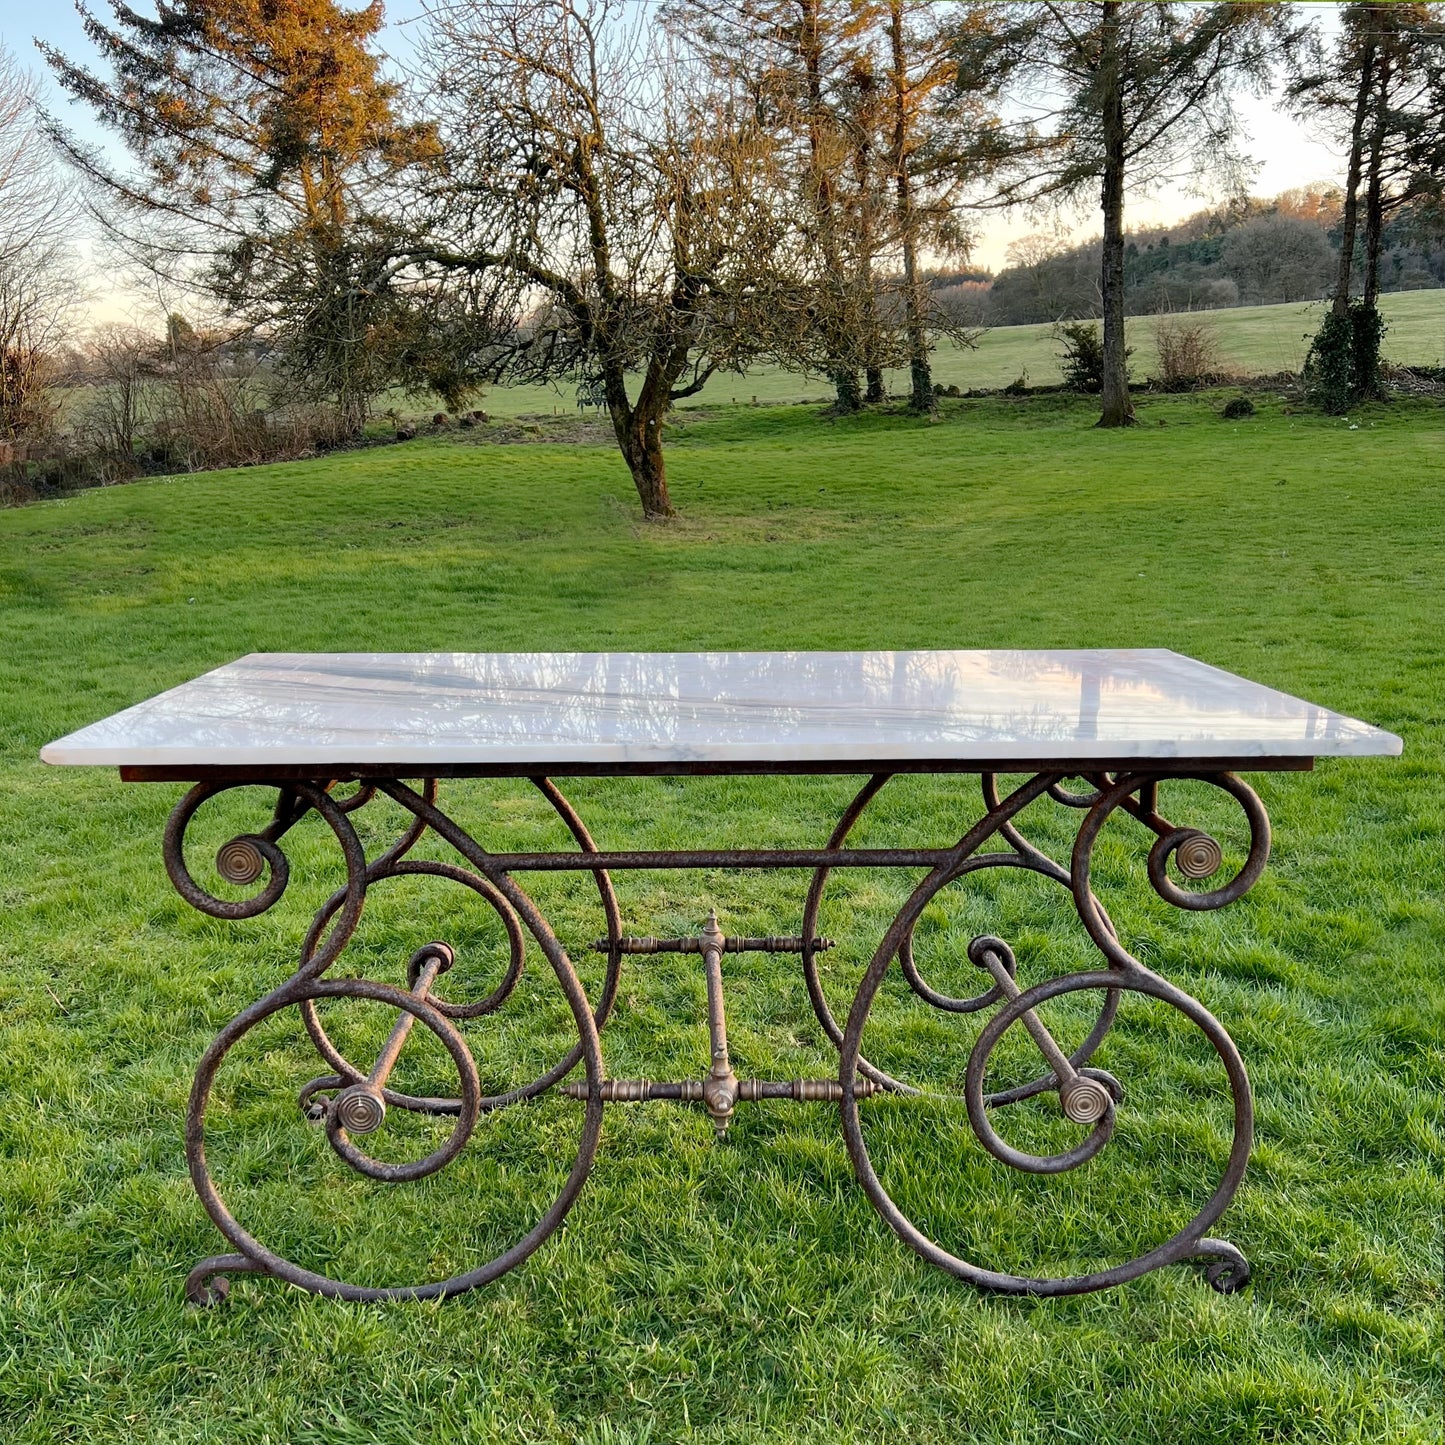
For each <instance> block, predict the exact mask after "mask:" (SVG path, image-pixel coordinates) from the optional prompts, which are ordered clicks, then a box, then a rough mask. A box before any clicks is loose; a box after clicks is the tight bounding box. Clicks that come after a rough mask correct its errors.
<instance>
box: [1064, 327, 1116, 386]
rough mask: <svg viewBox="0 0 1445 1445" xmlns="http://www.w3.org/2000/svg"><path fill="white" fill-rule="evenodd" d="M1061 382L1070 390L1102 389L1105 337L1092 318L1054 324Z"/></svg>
mask: <svg viewBox="0 0 1445 1445" xmlns="http://www.w3.org/2000/svg"><path fill="white" fill-rule="evenodd" d="M1054 339H1055V340H1056V341H1058V342H1059V343H1060V344H1061V345H1062V347H1063V350H1062V351H1060V352H1059V363H1060V369H1061V370H1062V371H1063V373H1064V385H1065V386H1066V387H1067V388H1068V389H1069V390H1070V391H1089V392H1099V391H1103V389H1104V338H1103V336H1102V335H1101V333H1100V331H1099V328H1098V327H1097V326H1096V325H1095V324H1094V323H1093V322H1092V321H1061V322H1059V323H1058V325H1056V326H1055V327H1054Z"/></svg>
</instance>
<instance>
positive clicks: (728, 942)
mask: <svg viewBox="0 0 1445 1445" xmlns="http://www.w3.org/2000/svg"><path fill="white" fill-rule="evenodd" d="M612 947H613V945H612V943H611V942H610V941H609V940H608V939H605V938H599V939H597V940H596V941H595V942H594V943H593V945H592V952H593V953H611V952H612ZM803 947H804V941H803V939H802V938H801V937H800V936H798V935H796V934H794V935H790V936H789V937H786V938H725V939H724V940H723V946H722V951H723V952H724V953H802V951H803ZM833 947H835V945H834V943H833V940H832V939H831V938H815V939H814V940H813V951H814V952H815V953H825V952H827V950H828V949H830V948H833ZM702 950H703V943H702V939H700V938H619V939H618V940H617V951H618V952H619V953H701V952H702Z"/></svg>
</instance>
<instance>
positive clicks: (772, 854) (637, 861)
mask: <svg viewBox="0 0 1445 1445" xmlns="http://www.w3.org/2000/svg"><path fill="white" fill-rule="evenodd" d="M952 856H953V849H951V848H699V849H692V848H684V849H669V850H665V851H662V852H645V853H489V854H488V855H487V864H488V867H489V868H490V869H495V870H496V871H497V872H499V873H567V872H574V871H579V870H580V871H583V872H596V871H598V870H600V869H606V870H608V871H609V872H623V871H626V870H627V869H638V868H935V867H937V866H938V864H940V863H943V862H946V861H947V860H948V859H949V858H951V857H952Z"/></svg>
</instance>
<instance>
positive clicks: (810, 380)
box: [398, 290, 1445, 416]
mask: <svg viewBox="0 0 1445 1445" xmlns="http://www.w3.org/2000/svg"><path fill="white" fill-rule="evenodd" d="M1324 310H1325V306H1324V303H1322V302H1309V303H1293V304H1290V305H1286V306H1237V307H1232V308H1230V309H1228V310H1222V311H1206V312H1202V313H1200V314H1199V318H1198V319H1201V320H1203V321H1204V322H1206V323H1207V325H1208V326H1209V327H1210V329H1211V330H1212V331H1213V332H1214V335H1215V337H1216V339H1217V340H1218V342H1219V349H1220V355H1221V357H1222V358H1223V362H1224V366H1225V368H1226V370H1229V371H1232V372H1238V373H1239V374H1240V375H1242V376H1260V375H1274V374H1275V373H1277V372H1281V371H1295V372H1297V371H1298V370H1299V369H1300V367H1301V366H1303V365H1304V359H1305V352H1306V351H1307V350H1308V349H1309V343H1310V338H1311V337H1313V336H1314V334H1315V332H1316V331H1318V330H1319V326H1320V320H1321V318H1322V316H1323V314H1324ZM1380 310H1381V312H1382V313H1383V314H1384V317H1385V320H1386V322H1387V323H1388V325H1389V330H1388V331H1387V332H1386V335H1385V341H1384V354H1385V356H1386V357H1387V358H1389V360H1391V361H1394V362H1398V363H1400V364H1401V365H1407V366H1409V365H1413V366H1440V365H1441V364H1445V290H1439V291H1400V292H1394V293H1391V294H1389V295H1385V296H1382V297H1380ZM1157 324H1158V323H1157V318H1155V317H1153V316H1131V317H1130V318H1129V320H1128V323H1127V325H1126V330H1127V332H1128V339H1129V345H1130V346H1131V347H1133V348H1134V356H1133V358H1132V360H1131V362H1130V369H1131V372H1132V375H1133V376H1134V377H1135V378H1136V379H1139V378H1144V377H1148V376H1152V375H1154V374H1155V373H1156V372H1157V371H1158V369H1159V365H1158V356H1157V354H1156V352H1155V348H1154V330H1155V327H1156V325H1157ZM1051 331H1052V327H1049V326H996V327H994V328H993V329H992V330H991V331H987V332H985V333H984V334H983V336H982V337H981V338H980V340H979V343H978V346H977V348H976V349H974V350H971V351H969V350H962V349H960V348H959V347H957V346H955V345H953V344H952V343H951V342H948V341H942V342H940V343H939V346H938V349H937V351H936V352H935V353H934V357H933V376H934V380H935V381H937V382H939V383H940V384H942V385H944V386H950V385H953V386H958V387H960V388H961V389H962V390H964V391H969V390H985V389H989V388H998V387H1002V386H1007V385H1008V384H1009V383H1010V382H1011V381H1014V380H1015V379H1016V378H1017V377H1019V376H1020V375H1021V374H1023V373H1025V372H1026V373H1027V374H1028V381H1029V384H1030V385H1031V386H1057V385H1058V384H1059V383H1060V382H1061V381H1062V380H1063V376H1062V374H1061V373H1060V371H1059V344H1058V342H1057V341H1055V340H1054V338H1053V336H1052V335H1051V334H1050V333H1051ZM887 378H888V387H889V390H890V392H891V393H892V394H893V395H895V396H906V395H907V393H908V373H907V372H906V371H890V372H888V373H887ZM828 394H829V389H828V384H827V383H826V382H824V381H821V380H819V379H818V378H816V377H804V376H798V375H797V374H796V373H793V372H786V371H780V370H778V369H777V368H776V367H771V366H760V367H756V368H754V369H753V370H751V371H749V372H748V373H747V375H746V376H726V375H725V376H715V377H713V378H712V379H711V380H710V381H709V382H708V384H707V385H706V386H705V387H704V388H703V390H702V391H701V392H700V393H699V400H698V402H696V403H693V402H689V403H688V405H705V406H706V405H719V404H721V405H727V404H729V403H733V402H736V403H737V404H739V405H744V406H745V405H748V404H750V403H751V401H752V398H753V397H755V396H756V397H757V399H758V401H759V403H760V404H761V403H767V402H779V401H804V400H813V399H823V398H826V397H827V396H828ZM398 405H399V406H400V407H401V409H402V411H403V412H406V413H407V414H408V415H410V414H411V413H412V412H420V411H422V410H424V409H425V407H424V405H422V404H419V403H417V402H416V401H415V400H412V401H410V402H407V401H405V400H402V401H399V402H398ZM480 405H482V406H484V407H485V408H486V409H487V410H488V411H490V412H491V413H492V414H493V415H496V416H517V415H519V414H523V413H536V412H543V413H546V412H550V411H552V410H553V409H554V408H555V409H556V410H557V411H558V412H559V413H561V414H563V415H566V414H567V413H569V412H575V410H576V391H575V388H573V387H571V386H564V387H562V388H561V389H560V390H557V389H554V388H551V387H541V386H513V387H494V388H493V389H492V390H490V391H489V392H488V393H487V394H486V396H485V397H484V398H483V399H482V401H481V403H480Z"/></svg>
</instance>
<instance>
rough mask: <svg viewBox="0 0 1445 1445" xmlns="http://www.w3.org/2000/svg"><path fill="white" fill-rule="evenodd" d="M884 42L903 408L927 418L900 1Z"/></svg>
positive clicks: (928, 385)
mask: <svg viewBox="0 0 1445 1445" xmlns="http://www.w3.org/2000/svg"><path fill="white" fill-rule="evenodd" d="M888 40H889V46H890V48H891V51H892V60H893V72H892V80H893V184H894V187H895V189H896V194H897V199H898V231H899V234H900V235H901V236H902V238H903V301H904V309H905V319H906V322H907V331H908V374H909V380H910V382H911V385H910V387H909V394H908V405H909V407H910V409H911V410H913V411H917V412H924V413H927V414H930V415H931V414H932V413H933V412H934V411H935V410H937V404H936V403H935V401H934V399H933V369H932V367H930V365H929V363H928V316H927V311H926V309H925V306H924V302H923V293H922V291H921V289H920V286H919V281H918V216H917V214H916V213H915V211H914V209H913V186H912V180H911V178H910V176H909V173H908V68H907V60H906V56H905V54H904V37H903V0H889V5H888Z"/></svg>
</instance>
